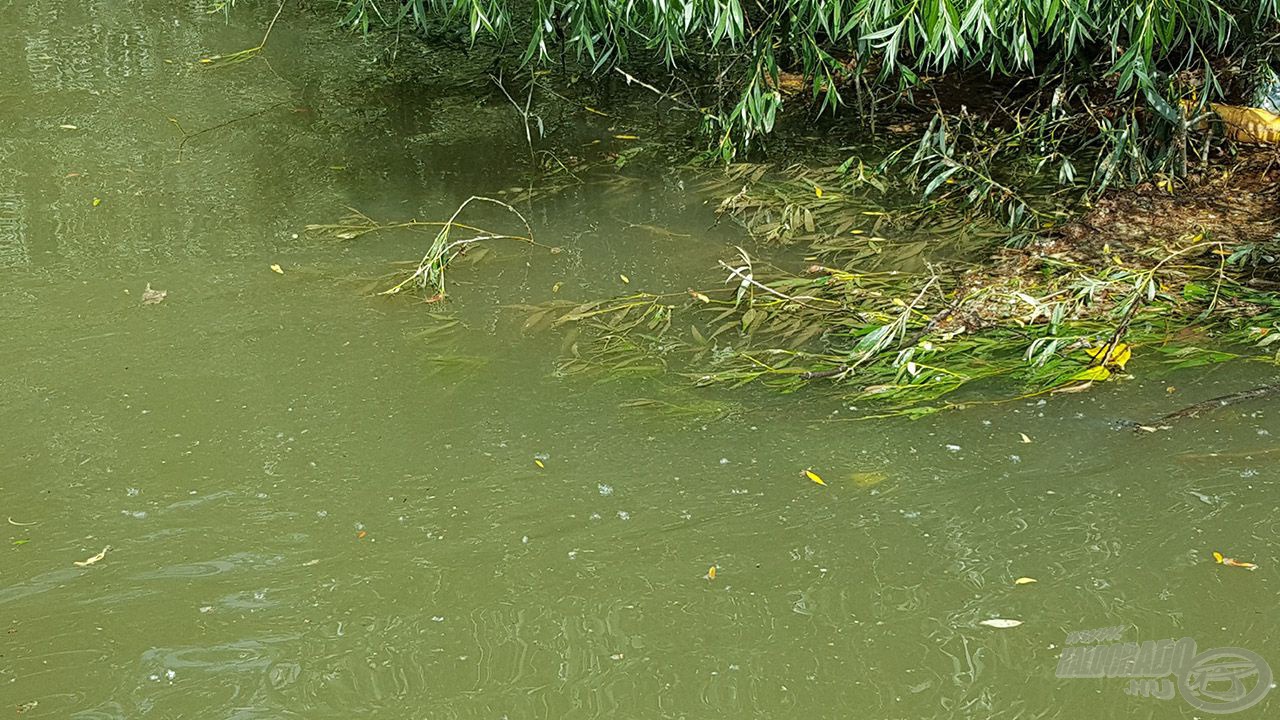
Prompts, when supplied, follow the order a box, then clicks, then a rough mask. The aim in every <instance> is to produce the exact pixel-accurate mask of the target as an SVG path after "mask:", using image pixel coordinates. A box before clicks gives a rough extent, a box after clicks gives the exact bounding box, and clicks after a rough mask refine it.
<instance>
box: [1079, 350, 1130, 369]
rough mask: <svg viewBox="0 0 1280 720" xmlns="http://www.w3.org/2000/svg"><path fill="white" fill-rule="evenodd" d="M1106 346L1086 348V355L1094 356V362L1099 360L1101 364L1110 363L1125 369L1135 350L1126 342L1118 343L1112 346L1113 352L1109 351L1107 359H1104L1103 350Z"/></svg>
mask: <svg viewBox="0 0 1280 720" xmlns="http://www.w3.org/2000/svg"><path fill="white" fill-rule="evenodd" d="M1106 347H1107V346H1106V345H1102V346H1100V347H1096V348H1085V351H1084V352H1085V354H1086V355H1088V356H1089V357H1091V358H1093V360H1094V362H1097V363H1098V364H1099V365H1110V366H1112V367H1117V368H1119V369H1121V370H1123V369H1124V366H1125V365H1126V364H1128V362H1129V358H1130V357H1132V356H1133V351H1132V350H1130V349H1129V346H1128V345H1127V344H1125V343H1116V344H1115V346H1114V347H1112V348H1111V352H1109V353H1107V357H1106V359H1105V360H1103V359H1102V352H1103V350H1105V349H1106Z"/></svg>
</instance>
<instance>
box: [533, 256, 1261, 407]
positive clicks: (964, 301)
mask: <svg viewBox="0 0 1280 720" xmlns="http://www.w3.org/2000/svg"><path fill="white" fill-rule="evenodd" d="M1202 245H1204V247H1202V248H1197V249H1206V248H1209V247H1216V245H1215V244H1213V243H1208V244H1202ZM1168 257H1173V256H1168ZM1168 257H1166V258H1163V259H1162V260H1161V261H1156V262H1154V263H1152V264H1150V265H1144V266H1138V267H1126V266H1122V265H1114V266H1110V267H1098V268H1087V267H1080V266H1071V265H1069V264H1063V263H1055V262H1053V261H1049V260H1045V261H1044V266H1043V267H1042V268H1040V270H1041V274H1042V277H1043V281H1042V282H1040V283H1038V284H1035V285H1025V286H1022V287H1021V289H1019V286H1017V285H1014V284H1008V285H1001V284H994V283H993V284H991V285H987V286H977V287H975V286H973V285H969V284H965V283H957V282H955V279H956V278H960V277H961V274H960V273H951V272H947V273H944V275H934V276H924V275H908V274H902V273H896V272H879V273H876V272H871V273H859V272H854V271H849V270H836V269H833V268H828V267H821V268H814V269H813V270H814V271H813V272H812V273H810V274H809V275H802V276H793V275H787V274H784V273H781V272H778V271H773V270H771V271H769V272H768V274H760V275H757V274H756V273H755V271H754V270H753V268H752V267H751V263H750V262H749V260H748V261H747V262H746V264H744V265H738V266H730V265H726V267H730V269H731V270H734V271H736V273H734V274H732V275H731V277H730V280H737V279H738V278H739V277H744V278H749V279H750V282H743V283H741V284H738V286H737V287H730V288H728V289H715V290H708V291H707V292H706V293H701V292H694V293H691V294H690V295H684V296H683V297H673V296H663V295H648V294H638V295H632V296H628V297H625V298H617V299H610V300H601V301H595V302H590V303H585V304H582V305H576V306H571V305H567V304H559V305H554V306H553V305H548V306H545V307H541V308H538V309H536V310H535V311H534V313H533V315H531V322H532V323H533V326H535V327H536V326H538V325H571V326H573V327H575V329H576V330H577V331H578V335H577V336H576V338H575V340H574V342H573V343H572V344H571V346H570V349H569V351H568V352H567V353H566V356H565V358H564V360H563V362H562V365H561V368H562V370H563V371H565V372H567V373H591V374H596V375H598V376H601V377H617V376H625V375H634V374H636V373H641V374H646V375H652V374H659V373H663V372H672V371H674V372H677V373H679V374H682V375H684V376H685V377H686V378H688V379H689V380H690V381H691V382H692V383H693V384H695V385H698V386H704V385H725V386H729V387H741V386H743V385H746V384H750V383H760V384H764V385H766V386H768V387H771V388H773V389H775V390H779V391H782V392H793V391H796V390H799V389H801V388H803V387H805V386H807V385H809V384H812V383H814V382H824V383H825V382H832V381H835V382H837V383H839V384H840V385H841V386H843V387H844V388H846V392H847V397H848V398H849V400H850V401H853V402H857V403H866V404H869V405H871V406H874V407H877V408H879V409H878V410H877V411H876V414H875V415H874V416H876V417H880V416H883V415H884V414H896V415H905V416H910V417H918V416H921V415H925V414H930V413H934V412H937V411H939V410H943V409H947V408H956V407H964V406H966V405H969V404H973V403H974V402H975V399H973V398H969V399H964V398H961V399H952V398H953V394H954V393H956V392H957V391H959V390H962V389H964V388H967V387H970V386H972V385H974V384H975V383H978V382H984V383H988V384H989V383H991V382H993V381H995V382H997V383H998V384H997V385H996V386H995V387H1001V386H1003V387H1004V388H1005V390H1003V391H996V393H995V396H996V397H997V398H1003V399H1011V398H1016V397H1028V396H1034V395H1040V394H1046V393H1053V392H1075V391H1080V390H1084V389H1087V388H1088V387H1089V386H1090V385H1092V384H1094V383H1096V382H1099V381H1104V380H1108V379H1111V378H1114V377H1119V376H1121V375H1122V374H1123V373H1125V372H1127V371H1133V370H1131V369H1127V368H1126V367H1125V365H1126V364H1127V363H1128V362H1129V357H1130V354H1131V353H1132V355H1133V356H1134V357H1135V358H1140V360H1135V364H1136V365H1138V366H1139V367H1140V368H1141V369H1140V370H1137V372H1153V371H1155V370H1156V369H1157V368H1163V369H1172V368H1180V367H1192V366H1197V365H1204V364H1208V363H1216V362H1224V361H1228V360H1233V359H1237V358H1240V357H1245V355H1241V354H1238V353H1236V352H1227V351H1223V350H1221V349H1206V348H1204V347H1202V346H1201V345H1200V344H1199V342H1200V341H1203V340H1204V339H1205V337H1207V336H1208V335H1217V336H1219V338H1218V340H1217V341H1216V342H1215V345H1219V346H1228V345H1229V344H1230V343H1237V345H1236V347H1237V348H1245V347H1247V346H1248V345H1257V346H1259V347H1260V348H1266V346H1268V345H1270V344H1271V343H1272V342H1273V341H1274V340H1275V339H1276V338H1278V337H1280V301H1277V300H1276V299H1275V298H1274V297H1273V296H1271V295H1269V294H1266V293H1260V292H1258V291H1257V290H1254V289H1252V288H1250V287H1248V286H1247V285H1246V284H1244V283H1242V282H1240V281H1239V279H1238V278H1234V277H1232V276H1230V275H1226V274H1223V273H1222V272H1221V269H1220V268H1219V267H1215V266H1213V265H1212V263H1211V262H1210V263H1207V264H1205V265H1198V264H1196V263H1182V262H1180V263H1177V264H1176V265H1173V264H1169V263H1165V262H1163V260H1165V259H1168ZM1033 274H1034V273H1033ZM943 277H948V278H952V279H951V280H947V281H943V280H942V279H941V278H943ZM957 318H963V320H958V319H957ZM1197 323H1198V327H1199V330H1200V332H1201V333H1203V335H1200V336H1196V337H1188V336H1186V334H1185V333H1181V334H1180V333H1179V331H1180V330H1181V329H1182V328H1185V327H1188V326H1195V325H1196V324H1197ZM966 326H971V327H966ZM1100 348H1102V350H1100ZM1106 348H1121V349H1122V351H1123V357H1122V358H1121V359H1120V360H1118V361H1114V359H1115V357H1116V355H1117V354H1119V353H1110V355H1108V353H1109V352H1110V351H1109V350H1106ZM1130 348H1132V350H1130ZM1272 349H1273V348H1271V349H1262V352H1261V353H1260V354H1252V355H1249V357H1253V358H1254V359H1259V360H1265V361H1268V362H1280V359H1278V358H1277V357H1276V356H1273V355H1268V354H1266V353H1268V352H1270V350H1272ZM1241 352H1247V351H1244V350H1241ZM1153 360H1154V361H1155V364H1153V363H1152V361H1153ZM991 390H992V387H991V386H990V385H988V386H987V388H986V392H985V394H984V397H990V395H991ZM997 401H999V400H997ZM976 402H988V401H987V400H981V401H976Z"/></svg>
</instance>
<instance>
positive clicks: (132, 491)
mask: <svg viewBox="0 0 1280 720" xmlns="http://www.w3.org/2000/svg"><path fill="white" fill-rule="evenodd" d="M124 492H125V494H126V495H128V496H129V497H137V496H138V493H140V492H142V491H141V490H139V489H138V488H129V489H128V490H125V491H124Z"/></svg>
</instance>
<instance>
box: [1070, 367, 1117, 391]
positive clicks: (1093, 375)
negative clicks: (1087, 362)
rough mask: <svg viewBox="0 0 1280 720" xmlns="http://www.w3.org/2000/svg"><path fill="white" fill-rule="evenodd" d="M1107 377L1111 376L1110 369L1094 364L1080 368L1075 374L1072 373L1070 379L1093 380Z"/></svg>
mask: <svg viewBox="0 0 1280 720" xmlns="http://www.w3.org/2000/svg"><path fill="white" fill-rule="evenodd" d="M1109 377H1111V371H1110V370H1108V369H1106V368H1104V367H1102V366H1101V365H1094V366H1093V367H1087V368H1085V369H1083V370H1081V371H1080V372H1078V373H1076V374H1075V375H1072V376H1071V379H1072V380H1089V381H1093V380H1106V379H1107V378H1109ZM1064 392H1065V391H1064Z"/></svg>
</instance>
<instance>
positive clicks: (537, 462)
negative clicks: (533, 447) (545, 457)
mask: <svg viewBox="0 0 1280 720" xmlns="http://www.w3.org/2000/svg"><path fill="white" fill-rule="evenodd" d="M533 464H534V465H537V466H538V467H540V468H545V467H546V465H543V464H542V461H541V460H539V459H538V458H534V459H533Z"/></svg>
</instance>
